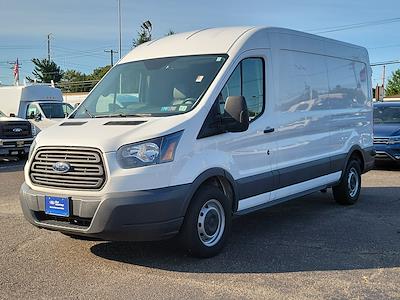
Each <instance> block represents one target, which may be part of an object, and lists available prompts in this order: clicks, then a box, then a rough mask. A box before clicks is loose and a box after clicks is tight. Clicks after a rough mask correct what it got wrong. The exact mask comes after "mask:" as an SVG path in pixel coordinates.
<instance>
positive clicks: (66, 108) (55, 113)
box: [39, 102, 74, 119]
mask: <svg viewBox="0 0 400 300" xmlns="http://www.w3.org/2000/svg"><path fill="white" fill-rule="evenodd" d="M39 105H40V108H41V109H42V111H43V113H44V115H45V117H46V118H48V119H63V118H65V117H68V115H69V114H70V113H71V112H72V111H73V110H74V109H73V107H72V106H71V105H70V104H68V103H54V102H53V103H51V102H50V103H39Z"/></svg>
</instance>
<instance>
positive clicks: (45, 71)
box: [26, 58, 64, 83]
mask: <svg viewBox="0 0 400 300" xmlns="http://www.w3.org/2000/svg"><path fill="white" fill-rule="evenodd" d="M32 62H33V64H34V65H35V68H34V70H33V72H32V74H33V76H34V77H35V78H36V80H37V81H38V82H44V83H50V82H51V81H52V80H53V81H54V82H59V81H60V80H61V79H62V77H63V75H64V72H63V71H62V70H61V68H60V67H59V66H58V65H57V64H56V63H55V62H54V61H52V60H51V61H49V60H48V59H46V58H45V59H39V58H33V59H32ZM26 79H28V80H29V81H34V79H32V78H30V77H29V76H28V77H26Z"/></svg>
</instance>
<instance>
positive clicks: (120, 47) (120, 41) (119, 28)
mask: <svg viewBox="0 0 400 300" xmlns="http://www.w3.org/2000/svg"><path fill="white" fill-rule="evenodd" d="M118 32H119V52H117V53H119V59H121V55H122V34H121V0H118ZM111 65H112V64H111Z"/></svg>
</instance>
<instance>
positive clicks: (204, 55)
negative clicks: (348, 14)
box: [20, 27, 374, 257]
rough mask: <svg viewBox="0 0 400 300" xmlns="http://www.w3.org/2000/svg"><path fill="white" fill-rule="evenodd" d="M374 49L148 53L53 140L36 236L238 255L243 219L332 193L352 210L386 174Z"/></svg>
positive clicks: (228, 44)
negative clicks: (232, 239)
mask: <svg viewBox="0 0 400 300" xmlns="http://www.w3.org/2000/svg"><path fill="white" fill-rule="evenodd" d="M371 90H372V89H371V68H370V65H369V58H368V53H367V50H366V49H365V48H363V47H359V46H355V45H352V44H348V43H344V42H340V41H336V40H332V39H327V38H323V37H319V36H316V35H311V34H308V33H303V32H298V31H293V30H289V29H282V28H272V27H267V28H256V27H233V28H216V29H205V30H199V31H194V32H189V33H181V34H175V35H172V36H169V37H165V38H162V39H159V40H155V41H150V42H148V43H145V44H142V45H140V46H139V47H136V48H135V49H134V50H132V51H131V52H130V53H129V54H128V55H126V56H125V57H124V58H123V59H122V60H121V61H119V62H118V64H117V65H116V66H114V67H113V68H112V69H111V70H110V71H109V73H108V74H107V75H106V76H105V77H104V78H103V79H102V80H101V82H100V83H99V84H98V85H97V86H96V87H95V88H94V89H93V90H92V91H91V93H90V94H89V95H88V97H87V98H86V100H85V101H84V102H83V103H82V104H81V105H80V106H79V107H78V108H77V110H75V112H74V113H73V114H72V115H71V116H70V117H69V118H68V119H67V120H65V121H64V122H62V123H61V124H59V125H58V126H54V127H52V128H49V129H48V130H46V131H44V132H41V133H40V134H39V135H38V137H37V139H36V142H35V143H34V145H33V146H32V147H31V153H30V156H29V160H28V162H27V164H26V166H25V183H24V184H23V185H22V187H21V192H20V199H21V206H22V209H23V212H24V215H25V217H26V218H27V220H29V222H31V223H32V224H33V225H35V226H37V227H40V228H46V229H49V230H57V231H60V232H63V233H65V234H67V235H81V236H89V237H97V238H102V239H105V240H157V239H165V238H170V237H173V236H175V235H179V238H180V240H181V241H182V243H183V245H184V246H185V247H186V249H187V250H188V251H189V252H190V253H191V254H193V255H196V256H200V257H209V256H213V255H215V254H217V253H218V252H219V251H220V250H221V249H222V247H223V245H224V244H225V242H226V240H227V237H228V235H229V231H230V229H231V222H232V217H233V216H234V215H242V214H246V213H249V212H252V211H255V210H258V209H262V208H265V207H268V206H271V205H274V204H277V203H281V202H283V201H287V200H290V199H293V198H296V197H299V196H303V195H305V194H308V193H312V192H315V191H319V190H324V189H327V188H332V189H333V196H334V199H335V200H336V201H337V202H338V203H340V204H344V205H351V204H354V203H355V202H356V201H357V200H358V199H359V196H360V192H361V174H362V173H364V172H367V171H368V170H370V169H371V168H372V166H373V162H374V158H373V157H374V150H373V141H372V106H371V99H372V95H371Z"/></svg>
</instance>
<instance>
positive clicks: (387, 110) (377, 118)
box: [374, 102, 400, 164]
mask: <svg viewBox="0 0 400 300" xmlns="http://www.w3.org/2000/svg"><path fill="white" fill-rule="evenodd" d="M374 147H375V150H376V156H375V159H376V160H377V161H386V162H394V163H397V164H398V163H400V102H375V103H374Z"/></svg>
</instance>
